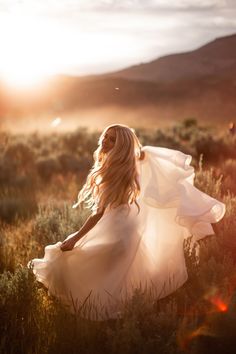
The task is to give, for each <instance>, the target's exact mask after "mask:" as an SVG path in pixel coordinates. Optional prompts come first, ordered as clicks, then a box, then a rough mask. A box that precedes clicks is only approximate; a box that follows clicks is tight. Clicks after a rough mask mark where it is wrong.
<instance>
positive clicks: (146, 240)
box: [28, 146, 225, 320]
mask: <svg viewBox="0 0 236 354" xmlns="http://www.w3.org/2000/svg"><path fill="white" fill-rule="evenodd" d="M143 151H144V152H145V158H144V160H142V161H139V160H137V169H138V172H139V181H140V187H141V193H140V196H139V198H138V200H137V201H138V204H139V206H140V212H139V213H138V209H137V206H136V205H135V204H132V205H130V209H129V207H128V206H127V205H124V204H122V205H120V206H118V207H116V208H109V207H108V208H106V210H105V213H104V215H103V216H102V218H101V219H100V220H99V221H98V223H97V224H96V225H95V226H94V228H93V229H91V230H90V231H89V232H88V233H87V234H86V235H85V236H84V237H82V238H81V239H80V240H79V241H77V243H76V244H75V246H74V248H73V249H72V250H71V251H65V252H63V251H61V249H60V245H61V242H57V243H56V244H53V245H48V246H46V247H45V255H44V258H42V259H33V260H32V261H30V262H29V263H28V267H30V266H31V265H33V272H34V274H35V276H36V279H37V280H38V281H39V282H42V283H43V284H44V285H45V286H46V287H47V288H48V292H49V293H50V294H52V295H55V296H57V297H58V298H59V299H60V300H61V301H62V302H63V303H64V304H65V305H67V306H68V309H69V310H70V311H71V312H72V313H74V312H77V313H78V312H79V313H80V314H81V315H82V316H84V317H86V318H91V319H94V320H103V319H107V318H116V317H117V316H119V313H120V310H121V309H122V304H123V303H124V301H125V300H126V299H128V298H130V297H131V296H132V294H133V293H134V290H135V289H136V288H139V289H152V291H154V292H155V295H156V297H157V298H162V297H165V296H167V295H169V294H170V293H172V292H173V291H175V290H176V289H178V288H179V287H180V286H181V285H183V284H184V283H185V281H186V280H187V278H188V274H187V269H186V265H185V258H184V250H183V241H184V239H186V238H188V237H190V236H193V239H194V240H195V241H196V240H199V239H201V238H203V237H205V236H207V235H212V234H214V230H213V228H212V225H211V224H212V223H216V222H218V221H220V220H221V219H222V218H223V216H224V214H225V204H224V203H222V202H220V201H218V200H216V199H214V198H212V197H211V196H209V195H207V194H205V193H204V192H202V191H200V190H199V189H197V188H196V187H195V186H194V176H195V173H194V168H193V167H192V166H190V163H191V160H192V156H191V155H186V154H184V153H182V152H181V151H178V150H173V149H167V148H161V147H152V146H145V147H143Z"/></svg>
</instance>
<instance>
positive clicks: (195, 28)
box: [0, 0, 236, 82]
mask: <svg viewBox="0 0 236 354" xmlns="http://www.w3.org/2000/svg"><path fill="white" fill-rule="evenodd" d="M232 33H236V1H235V0H198V1H195V0H171V1H167V0H117V1H116V0H0V45H1V47H0V53H1V55H0V77H5V78H6V79H8V80H11V79H12V80H13V81H14V80H15V81H17V80H18V81H19V82H20V81H22V82H23V81H24V80H25V82H27V80H29V81H30V80H32V78H33V79H34V78H35V79H39V78H40V77H43V76H44V75H48V74H54V73H68V74H74V75H87V74H97V73H104V72H111V71H115V70H119V69H122V68H125V67H128V66H131V65H134V64H140V63H143V62H149V61H151V60H154V59H156V58H158V57H161V56H164V55H167V54H172V53H180V52H186V51H190V50H194V49H196V48H198V47H200V46H201V45H204V44H206V43H207V42H209V41H211V40H214V39H215V38H217V37H222V36H225V35H228V34H232Z"/></svg>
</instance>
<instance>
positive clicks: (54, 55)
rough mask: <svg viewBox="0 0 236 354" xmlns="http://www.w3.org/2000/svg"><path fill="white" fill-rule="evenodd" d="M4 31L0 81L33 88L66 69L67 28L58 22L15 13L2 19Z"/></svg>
mask: <svg viewBox="0 0 236 354" xmlns="http://www.w3.org/2000/svg"><path fill="white" fill-rule="evenodd" d="M0 32H1V34H0V39H1V60H0V80H4V82H5V83H6V84H7V85H10V86H14V87H16V88H29V87H32V86H35V85H38V84H39V83H41V82H43V81H45V80H46V79H47V78H48V77H49V76H51V75H54V74H57V73H59V72H61V71H63V69H65V68H66V66H67V55H66V51H63V50H62V43H63V42H64V36H65V31H64V29H63V28H62V26H60V24H58V23H57V22H53V21H46V20H45V19H41V18H40V19H39V18H28V17H22V16H11V17H9V18H7V19H5V22H4V21H2V19H1V22H0ZM3 33H5V35H4V36H3Z"/></svg>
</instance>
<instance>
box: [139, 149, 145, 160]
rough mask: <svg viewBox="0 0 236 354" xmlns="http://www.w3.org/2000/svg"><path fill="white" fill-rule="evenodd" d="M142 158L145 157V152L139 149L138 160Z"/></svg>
mask: <svg viewBox="0 0 236 354" xmlns="http://www.w3.org/2000/svg"><path fill="white" fill-rule="evenodd" d="M144 158H145V152H144V151H143V150H141V152H140V157H139V160H144Z"/></svg>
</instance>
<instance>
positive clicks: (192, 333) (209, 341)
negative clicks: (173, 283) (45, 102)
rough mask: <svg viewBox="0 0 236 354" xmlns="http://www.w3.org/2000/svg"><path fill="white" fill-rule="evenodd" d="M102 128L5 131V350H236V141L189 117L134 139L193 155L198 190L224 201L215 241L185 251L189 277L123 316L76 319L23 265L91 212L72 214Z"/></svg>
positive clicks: (1, 266) (138, 301) (0, 228)
mask: <svg viewBox="0 0 236 354" xmlns="http://www.w3.org/2000/svg"><path fill="white" fill-rule="evenodd" d="M99 133H100V132H99V131H93V132H91V131H88V130H87V129H86V128H78V129H77V130H74V131H72V132H65V133H62V132H61V133H54V134H52V133H48V134H43V133H37V132H35V133H29V134H24V133H17V134H13V133H9V132H6V131H0V318H1V322H0V332H1V334H0V353H7V354H10V353H17V354H42V353H43V354H44V353H47V354H54V353H61V354H63V353H70V354H73V353H90V354H91V353H96V354H99V353H103V354H105V353H109V354H111V353H124V354H131V353H132V354H133V353H137V354H138V353H140V354H141V353H142V354H145V353H148V354H152V353H160V354H162V353H163V354H164V353H166V354H177V353H185V352H187V353H190V354H195V353H201V354H204V353H208V354H209V353H214V354H217V353H221V354H223V353H224V354H227V353H233V352H234V349H235V345H236V339H235V333H236V332H235V331H236V272H235V265H236V217H235V215H236V182H235V181H236V136H232V135H231V134H230V133H229V132H228V131H224V130H218V129H216V128H215V127H213V126H208V127H207V126H204V127H203V126H201V125H199V124H198V122H197V121H196V120H194V119H185V120H183V121H180V122H179V123H177V124H175V125H172V126H170V127H168V128H165V129H154V130H151V129H150V130H145V129H144V128H139V129H138V128H137V129H136V133H137V135H138V136H139V138H140V141H141V142H142V144H143V145H154V146H163V147H168V148H174V149H177V150H181V151H183V152H185V153H188V154H191V155H192V156H193V160H192V163H191V164H192V165H193V166H194V167H195V171H196V177H195V185H196V186H197V187H198V188H199V189H200V190H202V191H204V192H206V193H208V194H209V195H211V196H213V197H214V198H217V199H219V200H221V201H222V202H224V203H225V204H226V214H225V217H224V218H223V219H222V220H221V221H220V222H219V223H217V224H213V228H214V231H215V235H212V236H208V237H206V238H205V239H203V240H202V241H200V242H199V249H198V248H195V249H194V250H193V251H192V252H190V248H189V242H186V243H185V245H184V247H185V255H186V263H187V267H188V273H189V279H188V281H187V282H186V283H185V285H184V286H183V287H181V288H180V289H179V290H178V291H176V292H175V293H174V294H172V295H170V296H168V297H166V298H164V299H162V300H158V299H155V298H153V297H152V296H151V295H150V294H147V293H141V292H140V291H138V290H137V291H136V292H135V293H134V296H133V298H132V299H131V300H130V301H129V302H127V304H126V306H125V307H124V311H123V313H122V314H121V317H120V318H119V319H117V320H109V321H104V322H94V321H89V320H85V319H83V318H82V317H81V316H80V313H78V315H77V316H73V315H71V314H69V313H67V312H66V310H65V308H64V307H63V306H62V305H61V304H60V303H59V302H58V301H57V299H56V298H54V297H52V296H50V295H48V293H47V290H46V289H45V288H44V287H43V286H42V285H41V284H40V283H38V282H36V280H35V278H34V275H33V273H32V270H31V269H28V268H27V266H26V265H27V263H28V261H29V260H30V259H32V258H36V257H37V258H40V257H42V256H43V254H44V247H45V246H46V245H48V244H52V243H55V242H57V241H59V240H63V239H64V238H65V237H66V236H67V235H68V234H69V233H72V232H73V231H75V230H77V229H78V228H79V227H80V225H81V224H82V223H83V221H84V219H85V217H86V215H87V211H85V210H84V211H83V212H78V211H77V210H74V209H72V208H71V206H72V204H73V202H74V201H75V200H76V196H77V193H78V190H79V189H80V188H81V186H82V184H83V182H84V181H85V177H86V175H87V173H88V171H89V169H90V167H91V165H92V152H93V151H94V150H95V148H96V146H97V139H98V136H99Z"/></svg>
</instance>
